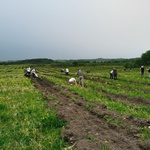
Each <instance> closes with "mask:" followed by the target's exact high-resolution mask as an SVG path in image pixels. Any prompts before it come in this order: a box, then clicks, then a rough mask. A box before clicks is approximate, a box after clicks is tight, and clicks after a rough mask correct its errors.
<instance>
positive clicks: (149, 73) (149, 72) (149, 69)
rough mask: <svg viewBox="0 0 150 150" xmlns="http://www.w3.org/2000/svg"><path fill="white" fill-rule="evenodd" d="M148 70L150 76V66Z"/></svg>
mask: <svg viewBox="0 0 150 150" xmlns="http://www.w3.org/2000/svg"><path fill="white" fill-rule="evenodd" d="M147 71H148V76H149V78H150V67H149V68H148V69H147Z"/></svg>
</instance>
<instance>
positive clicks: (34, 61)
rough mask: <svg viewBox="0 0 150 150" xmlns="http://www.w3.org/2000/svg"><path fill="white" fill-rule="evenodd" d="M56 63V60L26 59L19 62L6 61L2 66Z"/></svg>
mask: <svg viewBox="0 0 150 150" xmlns="http://www.w3.org/2000/svg"><path fill="white" fill-rule="evenodd" d="M51 63H54V60H52V59H47V58H36V59H25V60H17V61H5V62H0V64H1V65H13V64H37V65H38V64H51Z"/></svg>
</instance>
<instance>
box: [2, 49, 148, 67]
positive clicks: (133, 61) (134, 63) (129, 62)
mask: <svg viewBox="0 0 150 150" xmlns="http://www.w3.org/2000/svg"><path fill="white" fill-rule="evenodd" d="M9 64H10V65H12V64H36V65H44V64H51V65H54V66H62V67H67V66H82V65H84V66H88V65H91V66H92V65H93V66H95V65H109V64H111V65H113V64H114V65H115V64H117V65H121V66H124V67H125V68H133V67H139V66H141V65H150V50H148V51H146V52H145V53H143V54H142V55H141V57H140V58H130V59H122V58H120V59H104V58H97V59H79V60H52V59H47V58H37V59H26V60H18V61H5V62H0V65H9Z"/></svg>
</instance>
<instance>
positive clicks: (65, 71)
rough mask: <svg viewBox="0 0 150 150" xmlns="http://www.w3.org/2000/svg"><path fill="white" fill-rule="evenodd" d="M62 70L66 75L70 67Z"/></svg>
mask: <svg viewBox="0 0 150 150" xmlns="http://www.w3.org/2000/svg"><path fill="white" fill-rule="evenodd" d="M60 72H62V73H65V74H66V75H69V69H68V68H66V70H64V69H61V70H60Z"/></svg>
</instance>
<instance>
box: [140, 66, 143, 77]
mask: <svg viewBox="0 0 150 150" xmlns="http://www.w3.org/2000/svg"><path fill="white" fill-rule="evenodd" d="M140 69H141V76H143V75H144V66H143V65H142V66H141V68H140Z"/></svg>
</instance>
